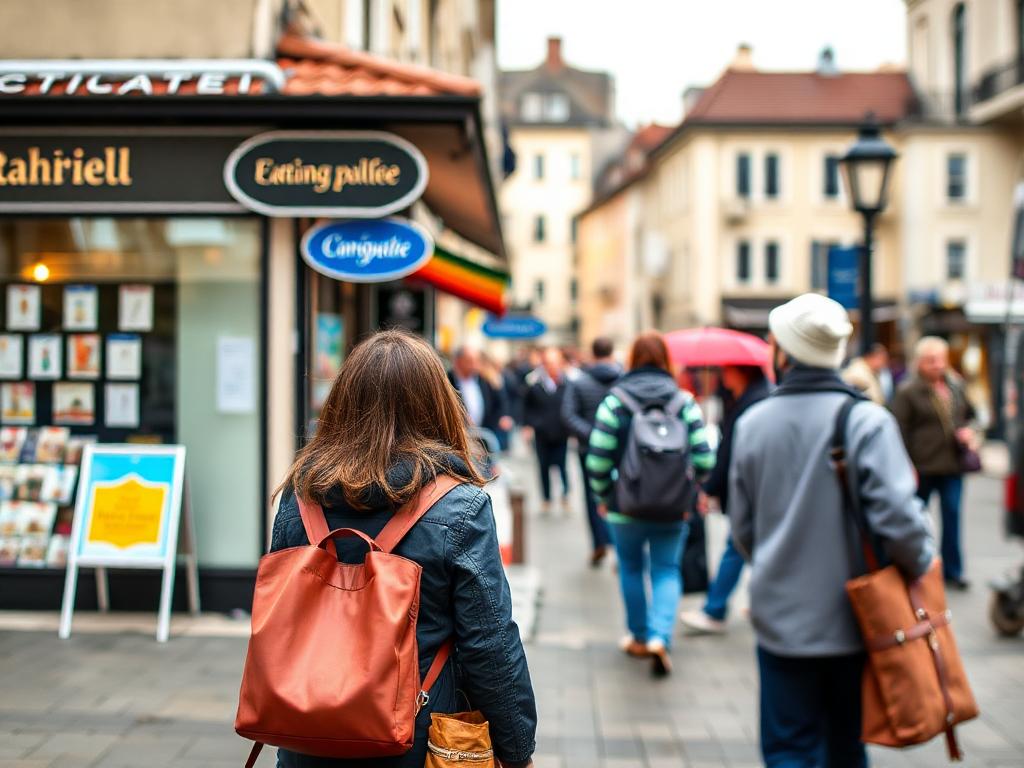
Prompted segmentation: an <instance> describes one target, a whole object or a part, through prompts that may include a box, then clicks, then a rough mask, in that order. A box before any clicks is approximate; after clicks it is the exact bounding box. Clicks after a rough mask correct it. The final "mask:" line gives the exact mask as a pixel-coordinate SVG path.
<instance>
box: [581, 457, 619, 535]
mask: <svg viewBox="0 0 1024 768" xmlns="http://www.w3.org/2000/svg"><path fill="white" fill-rule="evenodd" d="M580 469H582V470H583V498H584V499H586V502H587V523H588V524H589V525H590V540H591V543H592V544H593V547H594V550H595V551H596V550H598V549H602V548H604V547H607V546H608V545H609V544H610V543H611V540H612V535H611V533H610V532H609V531H608V521H607V520H605V519H604V518H603V517H601V516H600V515H599V514H597V497H596V496H594V494H593V493H592V492H591V490H590V475H589V474H588V473H587V455H586V454H585V453H581V454H580Z"/></svg>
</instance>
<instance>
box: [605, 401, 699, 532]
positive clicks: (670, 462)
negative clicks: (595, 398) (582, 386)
mask: <svg viewBox="0 0 1024 768" xmlns="http://www.w3.org/2000/svg"><path fill="white" fill-rule="evenodd" d="M611 394H613V395H615V397H617V398H618V399H619V402H621V403H622V404H623V405H624V406H625V407H626V409H627V410H628V411H629V412H630V413H631V414H632V421H631V422H630V426H629V435H628V436H627V438H626V448H625V451H624V452H623V454H622V461H621V462H619V476H618V479H617V480H616V481H615V503H616V510H617V511H618V512H621V513H622V514H624V515H628V516H630V517H635V518H638V519H640V520H650V521H652V522H671V521H676V520H682V519H683V518H684V516H685V515H686V514H687V513H688V512H689V511H690V510H691V509H692V508H693V504H694V501H695V499H696V498H697V492H698V490H699V489H698V486H697V480H696V478H695V476H694V472H693V466H692V462H691V461H690V432H689V428H688V426H687V425H686V423H685V422H684V421H683V420H682V419H681V418H680V414H681V413H682V410H683V408H685V407H686V406H687V405H689V403H690V401H691V398H690V395H688V394H687V393H685V392H683V391H682V390H679V391H677V392H676V393H675V394H674V395H673V396H672V399H670V400H669V401H668V402H667V403H663V404H653V405H648V406H643V405H641V404H640V403H639V402H638V401H637V400H636V399H635V398H634V397H633V396H632V395H630V394H629V393H628V392H626V391H625V390H624V389H623V388H622V387H612V389H611Z"/></svg>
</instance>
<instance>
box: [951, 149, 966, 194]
mask: <svg viewBox="0 0 1024 768" xmlns="http://www.w3.org/2000/svg"><path fill="white" fill-rule="evenodd" d="M946 197H947V198H948V199H949V201H950V202H961V201H963V200H965V199H966V198H967V155H965V154H963V153H962V152H954V153H952V154H950V155H948V156H947V157H946Z"/></svg>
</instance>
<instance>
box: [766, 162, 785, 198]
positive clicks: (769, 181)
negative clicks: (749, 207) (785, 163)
mask: <svg viewBox="0 0 1024 768" xmlns="http://www.w3.org/2000/svg"><path fill="white" fill-rule="evenodd" d="M781 167H782V162H781V160H780V158H779V153H778V152H769V153H768V154H766V155H765V156H764V196H765V198H766V199H768V200H777V199H778V198H779V194H780V193H779V190H780V188H781V186H782V185H781V184H780V183H779V182H780V176H781V175H782V174H781Z"/></svg>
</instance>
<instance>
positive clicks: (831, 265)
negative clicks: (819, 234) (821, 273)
mask: <svg viewBox="0 0 1024 768" xmlns="http://www.w3.org/2000/svg"><path fill="white" fill-rule="evenodd" d="M859 262H860V246H857V245H852V246H840V245H833V246H832V247H831V248H829V249H828V295H829V298H830V299H834V300H835V301H838V302H839V303H840V304H842V305H843V306H844V307H845V308H846V309H856V308H857V298H858V296H859V295H860V287H859V285H858V283H859V280H858V277H859V276H860V268H859Z"/></svg>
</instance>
